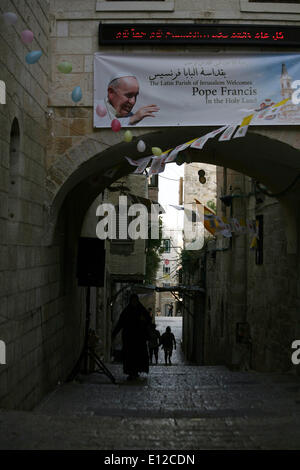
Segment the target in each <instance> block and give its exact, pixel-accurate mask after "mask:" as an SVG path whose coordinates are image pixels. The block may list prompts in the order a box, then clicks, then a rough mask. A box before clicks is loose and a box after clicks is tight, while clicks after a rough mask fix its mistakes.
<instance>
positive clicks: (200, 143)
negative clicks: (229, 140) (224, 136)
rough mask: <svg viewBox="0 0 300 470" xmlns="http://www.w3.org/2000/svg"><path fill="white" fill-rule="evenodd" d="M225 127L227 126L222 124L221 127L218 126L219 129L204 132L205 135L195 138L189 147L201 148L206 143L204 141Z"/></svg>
mask: <svg viewBox="0 0 300 470" xmlns="http://www.w3.org/2000/svg"><path fill="white" fill-rule="evenodd" d="M226 128H227V126H223V127H220V128H219V129H216V130H214V131H212V132H209V133H208V134H205V135H203V136H201V137H200V138H199V139H196V140H195V141H194V142H193V143H192V144H191V148H195V149H198V150H201V149H202V148H203V147H204V145H205V144H206V142H207V141H208V139H212V138H213V137H215V136H216V135H218V134H220V132H222V131H223V130H224V129H226Z"/></svg>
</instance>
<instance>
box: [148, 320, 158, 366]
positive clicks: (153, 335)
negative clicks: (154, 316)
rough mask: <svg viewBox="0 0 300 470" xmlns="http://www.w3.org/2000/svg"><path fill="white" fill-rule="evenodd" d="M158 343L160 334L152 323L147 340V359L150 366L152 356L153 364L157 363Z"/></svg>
mask: <svg viewBox="0 0 300 470" xmlns="http://www.w3.org/2000/svg"><path fill="white" fill-rule="evenodd" d="M159 343H160V332H159V331H158V330H157V329H156V325H155V323H152V325H151V326H150V330H149V340H148V347H149V358H150V364H152V357H153V354H154V357H155V362H156V364H157V363H158V348H159Z"/></svg>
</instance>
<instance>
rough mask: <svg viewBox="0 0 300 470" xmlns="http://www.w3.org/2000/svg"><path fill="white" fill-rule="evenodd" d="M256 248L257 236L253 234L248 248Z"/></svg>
mask: <svg viewBox="0 0 300 470" xmlns="http://www.w3.org/2000/svg"><path fill="white" fill-rule="evenodd" d="M256 248H257V236H256V235H254V237H253V238H252V240H251V244H250V250H255V249H256Z"/></svg>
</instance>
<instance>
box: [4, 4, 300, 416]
mask: <svg viewBox="0 0 300 470" xmlns="http://www.w3.org/2000/svg"><path fill="white" fill-rule="evenodd" d="M7 11H12V12H15V13H16V14H17V16H18V22H17V23H16V24H15V25H7V24H5V23H4V21H3V17H2V16H1V31H0V37H1V46H0V48H1V56H0V64H1V76H0V80H3V81H5V83H6V88H7V96H6V98H7V99H6V104H5V105H0V146H1V147H0V148H1V163H0V165H1V173H0V186H1V204H0V211H1V212H0V224H1V230H0V243H1V247H0V250H1V256H0V263H1V271H0V277H1V280H2V282H1V283H0V284H1V302H0V340H1V341H4V342H5V344H6V352H7V355H6V356H7V357H6V365H3V364H0V406H1V407H4V408H23V409H30V408H32V407H33V406H34V405H35V404H36V403H37V402H38V401H39V400H40V399H41V398H42V397H43V396H44V395H45V394H46V393H47V392H48V391H49V390H51V389H53V388H54V387H55V386H56V384H57V382H58V381H61V380H65V379H66V378H67V376H68V374H69V373H70V371H71V370H72V368H73V367H74V365H75V363H76V361H77V359H78V357H79V354H80V351H81V347H82V341H83V333H84V328H83V325H84V305H85V293H84V292H83V290H82V289H80V288H79V287H78V285H77V278H76V255H77V246H78V237H79V236H80V233H81V228H82V223H83V220H84V217H85V214H86V212H87V210H88V208H89V207H90V205H91V204H92V202H93V201H94V200H95V198H96V197H97V196H98V195H99V194H100V193H101V192H103V191H104V189H105V188H107V187H108V186H109V185H110V184H111V183H113V182H114V181H117V180H118V179H120V178H121V177H124V176H126V175H127V174H128V173H131V172H132V168H130V166H129V165H128V164H127V163H126V161H124V157H123V155H129V154H130V155H131V156H132V158H138V157H139V153H138V151H137V150H136V139H138V138H140V137H142V138H143V140H144V141H145V142H146V144H147V146H148V149H151V147H153V146H160V147H161V148H162V149H163V150H166V149H168V148H170V144H172V145H173V146H176V145H178V144H181V143H183V142H186V141H188V140H190V139H192V138H195V137H197V136H199V135H201V134H204V133H206V132H207V131H208V129H207V128H206V127H205V126H202V127H201V126H200V127H197V126H195V127H194V128H178V129H177V128H175V129H174V128H168V127H166V128H164V129H163V130H162V131H161V132H157V130H156V129H153V128H151V127H149V128H143V129H138V128H136V129H134V130H133V131H132V132H133V135H134V139H135V140H134V141H133V142H132V143H125V142H124V141H123V135H122V134H121V133H112V131H111V130H110V129H104V130H103V129H101V130H99V129H98V130H95V129H94V128H93V122H92V114H93V110H92V105H93V54H94V53H95V52H98V51H99V44H98V26H99V22H100V21H102V22H119V21H120V22H124V21H127V22H166V23H167V22H179V23H180V22H183V23H189V22H199V23H201V22H202V23H207V22H222V23H228V22H232V23H248V22H252V23H255V22H257V23H259V24H261V23H269V24H270V23H275V24H276V23H277V24H278V23H280V24H299V21H300V11H299V5H297V4H291V5H289V4H280V3H276V4H274V5H273V4H272V5H271V4H270V3H267V4H265V5H264V4H263V3H261V2H249V1H248V0H231V1H230V2H228V1H225V0H221V1H208V0H204V1H202V2H198V1H194V0H185V1H181V0H174V1H173V0H166V1H163V0H162V1H155V2H152V1H141V2H136V1H128V2H123V1H122V2H118V1H105V0H101V1H100V0H99V1H97V0H86V1H85V2H82V1H79V0H72V1H70V0H49V1H47V0H28V1H23V0H3V1H1V4H0V13H1V14H3V13H4V12H7ZM24 29H30V30H32V31H34V35H35V37H34V42H33V43H32V45H30V46H29V45H25V44H24V43H23V42H22V41H21V39H20V33H21V31H23V30H24ZM103 49H105V51H107V52H111V51H115V52H118V53H123V52H133V53H134V52H135V51H136V48H135V47H130V46H128V47H120V48H119V49H116V48H115V49H113V48H112V47H111V46H106V47H105V48H103ZM223 49H224V50H230V48H229V47H227V48H223ZM30 50H41V51H42V52H43V55H42V57H41V59H40V60H39V62H38V63H36V64H32V65H28V64H26V62H25V56H26V54H27V53H28V52H29V51H30ZM169 50H170V49H169V48H167V47H165V46H159V45H157V46H155V47H149V48H147V51H149V52H157V53H161V52H162V53H168V51H169ZM181 50H182V51H183V52H189V51H190V50H191V48H189V47H188V46H182V47H181ZM192 50H193V53H195V51H198V52H200V51H203V47H202V46H201V47H199V46H196V47H194V48H193V49H192ZM207 50H209V51H212V50H213V51H214V52H218V51H220V48H217V49H216V48H214V49H209V48H208V49H207ZM237 50H242V49H241V48H237ZM255 51H257V52H260V48H257V49H255ZM62 60H68V61H70V62H71V63H72V65H73V70H72V73H71V74H69V75H64V74H60V73H59V72H58V70H57V65H58V64H59V62H61V61H62ZM75 86H81V88H82V91H83V98H82V100H81V101H80V103H77V104H75V103H74V102H73V101H72V99H71V96H70V95H71V91H72V89H73V88H74V87H75ZM236 140H240V141H242V140H243V139H236ZM241 145H243V146H244V147H243V154H244V156H245V159H244V160H243V161H241V159H240V152H241V148H240V146H241ZM258 145H259V146H260V149H261V152H262V153H261V154H260V155H259V156H258V155H257V153H255V149H256V148H257V146H258ZM299 148H300V139H299V132H298V128H297V127H296V126H294V127H293V128H290V129H285V128H284V129H283V128H281V127H280V126H279V128H277V129H273V128H262V127H261V128H260V129H253V131H252V132H249V136H247V137H246V138H245V140H243V142H242V143H237V142H235V143H229V144H228V145H227V146H226V149H225V147H224V146H222V149H221V148H220V147H219V146H218V145H217V144H215V142H211V143H208V144H207V146H206V147H205V150H204V151H203V152H201V155H200V152H198V153H197V155H196V153H195V154H193V153H191V155H192V161H198V162H202V163H208V164H211V165H218V166H226V167H227V168H232V169H234V170H235V171H237V172H239V173H243V174H245V175H249V176H251V177H256V178H257V179H259V180H260V181H261V182H262V183H263V184H265V185H267V186H268V188H270V190H272V191H273V192H276V191H280V190H281V189H283V188H285V187H287V186H288V184H289V182H290V181H291V180H292V179H293V175H295V172H296V171H298V161H299V155H298V154H299ZM250 150H251V152H252V153H251V152H250ZM283 154H284V155H285V156H286V158H285V161H284V162H283V161H282V155H283ZM267 155H271V157H268V158H267ZM270 162H271V164H270ZM270 166H271V170H270V169H269V168H270ZM298 200H299V187H298V185H297V184H296V185H295V186H294V187H293V190H292V191H291V192H290V193H289V194H288V195H284V196H283V197H281V198H279V201H280V205H279V206H278V211H277V215H276V217H275V218H274V214H273V213H272V210H271V206H270V208H266V209H265V211H266V212H264V215H266V221H267V220H268V218H269V219H271V220H275V219H276V220H277V221H276V224H277V227H278V231H277V232H275V231H274V230H271V231H268V232H266V233H268V237H269V240H270V242H271V243H270V244H268V246H269V248H268V249H269V250H270V255H269V256H268V257H267V256H266V259H269V260H271V261H272V262H270V264H268V263H267V264H266V265H264V266H263V267H261V266H260V267H259V269H260V271H259V272H258V271H257V270H258V267H256V266H252V267H250V265H249V276H248V278H247V279H248V286H249V285H253V288H254V287H255V286H256V287H255V288H258V286H259V279H264V282H265V283H268V289H269V292H270V293H269V297H270V298H271V303H270V302H269V303H268V307H267V306H266V304H265V303H264V302H265V299H266V298H265V297H263V295H262V294H261V295H260V296H257V297H255V295H252V298H251V302H250V300H249V302H248V304H247V305H249V308H248V310H247V315H248V318H249V319H251V322H252V323H253V331H252V332H251V333H252V335H253V334H254V336H255V337H256V340H257V341H258V343H259V344H261V345H262V344H263V332H264V333H265V332H266V331H267V329H268V328H269V325H271V329H270V328H269V329H268V331H269V332H270V333H269V341H268V344H271V353H272V354H271V353H270V352H269V350H268V349H266V350H265V352H263V353H262V352H261V348H260V349H259V348H257V349H256V351H254V352H253V361H254V362H255V364H262V363H261V362H260V360H261V358H262V357H264V358H265V359H264V361H265V365H266V367H269V366H268V364H269V365H270V367H271V368H272V367H275V365H274V364H275V363H276V364H279V363H280V364H284V363H285V361H286V359H283V358H282V357H281V355H282V354H283V353H282V352H281V351H283V349H282V348H280V345H279V343H278V341H282V339H281V338H280V333H279V331H280V330H281V331H284V332H286V339H285V340H284V341H285V342H284V347H285V348H286V349H285V350H287V347H288V341H289V340H290V336H292V334H293V333H294V336H293V339H295V338H296V337H297V336H296V335H297V334H299V331H297V330H296V328H298V327H296V326H295V325H296V323H297V325H298V324H299V322H297V315H298V312H299V292H300V290H299V277H300V276H299V263H298V262H297V259H298V258H297V257H298V253H299V242H298V239H297V233H298V227H299V219H298V218H297V217H298V215H297V208H298ZM237 202H238V201H237ZM234 203H236V201H234ZM268 211H269V212H268ZM281 212H284V217H285V219H282V218H281ZM276 233H282V237H283V238H281V239H280V240H279V241H277V238H276ZM237 243H241V244H243V242H242V241H238V242H237ZM266 245H267V244H265V246H266ZM274 247H276V248H274ZM285 247H286V249H285ZM247 249H248V247H247ZM237 250H238V252H239V253H241V252H243V250H244V248H243V246H241V247H239V248H238V249H237ZM272 250H276V253H280V257H279V259H280V263H278V264H277V261H276V262H275V260H274V251H273V253H272ZM226 256H227V257H228V258H229V260H228V263H229V264H230V266H232V269H235V270H236V271H235V272H236V275H237V276H238V275H239V274H238V273H239V272H240V271H239V269H240V268H239V266H238V265H236V263H237V258H236V257H233V256H232V257H230V256H229V253H228V252H224V253H221V252H220V253H219V252H217V255H216V263H221V264H222V265H224V264H225V257H226ZM249 256H251V255H249ZM218 260H220V261H218ZM293 263H294V264H296V266H294V264H293ZM220 269H221V271H222V269H223V268H222V267H220ZM247 269H248V268H247ZM221 271H218V273H216V276H217V274H218V275H219V273H220V272H221ZM223 271H224V272H225V271H226V270H225V269H223ZM226 272H227V273H228V271H226ZM243 272H244V271H243ZM275 273H277V274H275ZM230 275H231V274H230V273H228V274H226V275H225V274H224V278H223V280H222V282H223V283H225V278H226V276H227V278H229V276H230ZM268 275H270V276H271V277H270V279H272V280H271V281H267V280H266V279H268V277H266V276H268ZM283 275H285V277H283ZM274 276H277V277H276V279H277V281H276V283H275V285H276V286H277V287H276V295H274V294H272V293H271V292H274V291H273V288H271V286H270V284H271V283H273V282H274V281H273V278H274ZM274 279H275V278H274ZM281 279H282V281H281ZM243 289H244V290H243ZM243 289H241V291H240V290H239V289H237V292H235V291H234V295H235V301H234V302H235V303H234V309H233V310H232V313H231V314H232V315H234V320H233V323H234V324H235V323H236V321H237V318H239V315H243V318H244V313H243V314H241V312H242V311H243V310H242V306H243V305H245V304H244V303H243V301H242V299H244V297H243V296H244V294H243V292H244V291H245V285H244V286H243ZM266 289H267V288H266ZM283 289H284V295H285V298H286V299H287V301H286V303H284V305H283V304H282V302H281V305H283V306H282V308H281V307H280V308H281V311H280V312H279V313H278V302H277V299H278V298H279V296H280V295H281V297H280V298H282V293H283ZM233 290H234V289H233ZM246 291H247V289H246ZM280 293H281V294H280ZM249 295H251V294H249ZM208 297H209V296H207V299H208ZM218 299H219V300H218V302H219V301H221V293H220V295H219V296H218ZM207 301H208V300H207ZM227 302H228V299H227ZM223 305H224V311H225V309H226V299H224V300H223ZM270 305H271V307H270ZM99 308H100V306H99ZM218 308H219V307H218V306H216V308H215V310H214V312H215V313H211V320H210V322H211V328H214V333H215V332H216V329H217V328H219V321H218V320H217V315H218ZM104 311H106V306H104ZM263 312H265V314H266V315H265V316H264V317H261V315H262V314H263ZM285 315H287V316H285ZM256 319H257V321H259V322H260V323H255V321H256ZM109 321H110V320H109ZM207 321H208V320H207ZM262 323H263V324H264V325H265V327H264V329H262V328H261V324H262ZM272 325H273V326H272ZM293 325H294V326H293ZM207 328H208V327H207ZM226 328H227V326H226ZM228 330H229V331H230V335H229V336H228V338H231V339H228V341H233V339H232V338H233V330H234V327H233V326H232V325H231V324H230V325H228ZM194 331H197V328H196V329H195V330H194ZM211 336H212V335H210V337H211ZM282 336H283V335H282ZM226 338H227V337H226ZM196 339H197V338H196V337H195V340H196ZM226 341H227V339H226ZM281 344H282V343H281ZM275 345H277V346H275ZM216 348H217V349H216V351H219V352H216V353H214V354H215V357H212V358H210V357H209V354H210V353H209V351H206V356H207V358H208V359H207V360H211V361H212V362H214V361H216V356H217V355H219V357H220V356H221V355H222V354H221V350H220V349H219V346H218V345H217V346H216ZM271 356H272V358H273V357H275V358H276V359H272V360H271V359H270V357H271ZM285 357H286V356H285ZM270 361H271V362H270ZM272 361H275V363H274V364H273V362H272ZM265 365H264V367H265ZM276 367H277V365H276Z"/></svg>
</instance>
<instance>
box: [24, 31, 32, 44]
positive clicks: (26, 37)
mask: <svg viewBox="0 0 300 470" xmlns="http://www.w3.org/2000/svg"><path fill="white" fill-rule="evenodd" d="M21 38H22V41H23V42H24V43H25V44H30V43H31V42H32V41H33V32H32V31H29V29H25V31H22V33H21Z"/></svg>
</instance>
